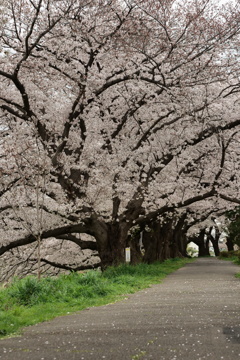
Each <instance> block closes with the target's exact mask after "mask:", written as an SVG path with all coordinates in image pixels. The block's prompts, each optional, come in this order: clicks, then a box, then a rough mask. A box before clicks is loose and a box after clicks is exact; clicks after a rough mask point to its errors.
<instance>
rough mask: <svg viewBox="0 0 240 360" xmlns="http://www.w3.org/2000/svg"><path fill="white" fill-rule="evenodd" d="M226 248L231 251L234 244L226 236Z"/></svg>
mask: <svg viewBox="0 0 240 360" xmlns="http://www.w3.org/2000/svg"><path fill="white" fill-rule="evenodd" d="M227 248H228V251H233V250H234V244H233V242H232V240H231V239H230V238H229V237H227Z"/></svg>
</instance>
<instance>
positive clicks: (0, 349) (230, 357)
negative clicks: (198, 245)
mask: <svg viewBox="0 0 240 360" xmlns="http://www.w3.org/2000/svg"><path fill="white" fill-rule="evenodd" d="M239 270H240V269H239V267H237V266H235V265H233V264H232V263H230V262H227V261H220V260H217V259H215V258H210V259H209V258H202V259H198V260H197V261H196V262H194V263H191V264H188V265H187V266H185V267H184V268H181V269H180V270H178V271H176V272H175V273H173V274H171V275H169V276H168V277H167V278H166V279H165V280H164V281H163V282H162V283H161V284H159V285H154V286H152V287H151V288H148V289H146V290H143V291H140V292H138V293H136V294H133V295H129V296H127V298H126V299H125V300H123V301H121V302H118V303H115V304H109V305H106V306H102V307H96V308H91V309H89V310H83V311H81V312H78V313H76V314H74V315H68V316H64V317H59V318H56V319H55V320H53V321H49V322H45V323H42V324H38V325H35V326H31V327H28V328H26V330H25V331H24V333H23V336H21V337H15V338H9V339H3V340H0V359H1V360H28V359H29V360H30V359H31V360H93V359H94V360H95V359H97V360H100V359H105V360H147V359H151V360H175V359H177V360H178V359H184V360H188V359H189V360H201V359H214V360H220V359H225V360H235V359H236V360H240V280H239V279H237V278H235V277H234V274H235V273H236V272H239Z"/></svg>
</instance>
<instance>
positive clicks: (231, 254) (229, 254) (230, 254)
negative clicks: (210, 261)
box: [219, 250, 240, 278]
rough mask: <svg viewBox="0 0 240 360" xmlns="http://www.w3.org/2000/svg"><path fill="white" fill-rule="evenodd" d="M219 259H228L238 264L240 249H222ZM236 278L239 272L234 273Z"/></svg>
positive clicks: (239, 263) (239, 262) (239, 274)
mask: <svg viewBox="0 0 240 360" xmlns="http://www.w3.org/2000/svg"><path fill="white" fill-rule="evenodd" d="M219 259H221V260H229V261H232V262H233V263H234V264H236V265H239V266H240V250H235V251H222V252H221V253H220V256H219ZM235 276H236V277H237V278H240V272H239V273H237V274H236V275H235Z"/></svg>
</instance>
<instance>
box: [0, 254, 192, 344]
mask: <svg viewBox="0 0 240 360" xmlns="http://www.w3.org/2000/svg"><path fill="white" fill-rule="evenodd" d="M191 261H193V260H191V259H171V260H166V261H165V262H163V263H159V262H158V263H154V264H151V265H147V264H138V265H126V264H123V265H120V266H118V267H110V268H108V269H107V270H106V271H104V272H103V273H101V272H100V271H96V270H95V271H94V270H92V271H88V272H86V273H80V274H79V273H71V274H69V275H61V276H58V277H48V278H42V279H41V280H40V281H38V280H37V279H36V277H33V276H27V277H25V278H24V279H21V280H20V279H17V278H16V279H14V280H13V281H12V283H11V284H10V285H9V286H8V287H7V288H2V289H0V338H2V337H5V336H9V335H13V334H14V335H17V334H19V333H20V331H21V329H22V328H23V327H25V326H28V325H33V324H36V323H39V322H43V321H47V320H50V319H53V318H55V317H57V316H60V315H66V314H69V313H73V312H76V311H79V310H83V309H85V308H88V307H92V306H100V305H104V304H108V303H111V302H116V301H119V300H121V299H123V298H124V297H126V295H127V294H131V293H134V292H136V291H138V290H141V289H144V288H146V287H149V286H151V285H152V284H156V283H159V282H160V281H161V280H163V279H164V278H165V277H166V276H167V275H168V274H170V273H172V272H174V271H175V270H177V269H179V268H180V267H182V266H184V265H185V264H187V263H189V262H191Z"/></svg>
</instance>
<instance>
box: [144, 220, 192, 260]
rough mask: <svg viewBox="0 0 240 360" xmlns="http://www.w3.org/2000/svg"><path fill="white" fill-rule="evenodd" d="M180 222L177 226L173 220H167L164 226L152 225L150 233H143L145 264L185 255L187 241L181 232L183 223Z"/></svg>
mask: <svg viewBox="0 0 240 360" xmlns="http://www.w3.org/2000/svg"><path fill="white" fill-rule="evenodd" d="M180 220H181V219H180ZM180 220H179V221H178V222H177V224H175V219H174V218H172V219H168V221H167V222H166V223H164V224H160V223H153V224H151V225H150V228H151V231H150V232H144V236H143V244H144V248H145V255H144V258H143V260H144V261H145V262H147V263H152V262H154V261H164V260H166V259H170V258H175V257H182V256H184V255H185V254H186V247H187V241H186V239H185V237H184V232H183V231H182V226H183V222H182V221H180Z"/></svg>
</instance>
